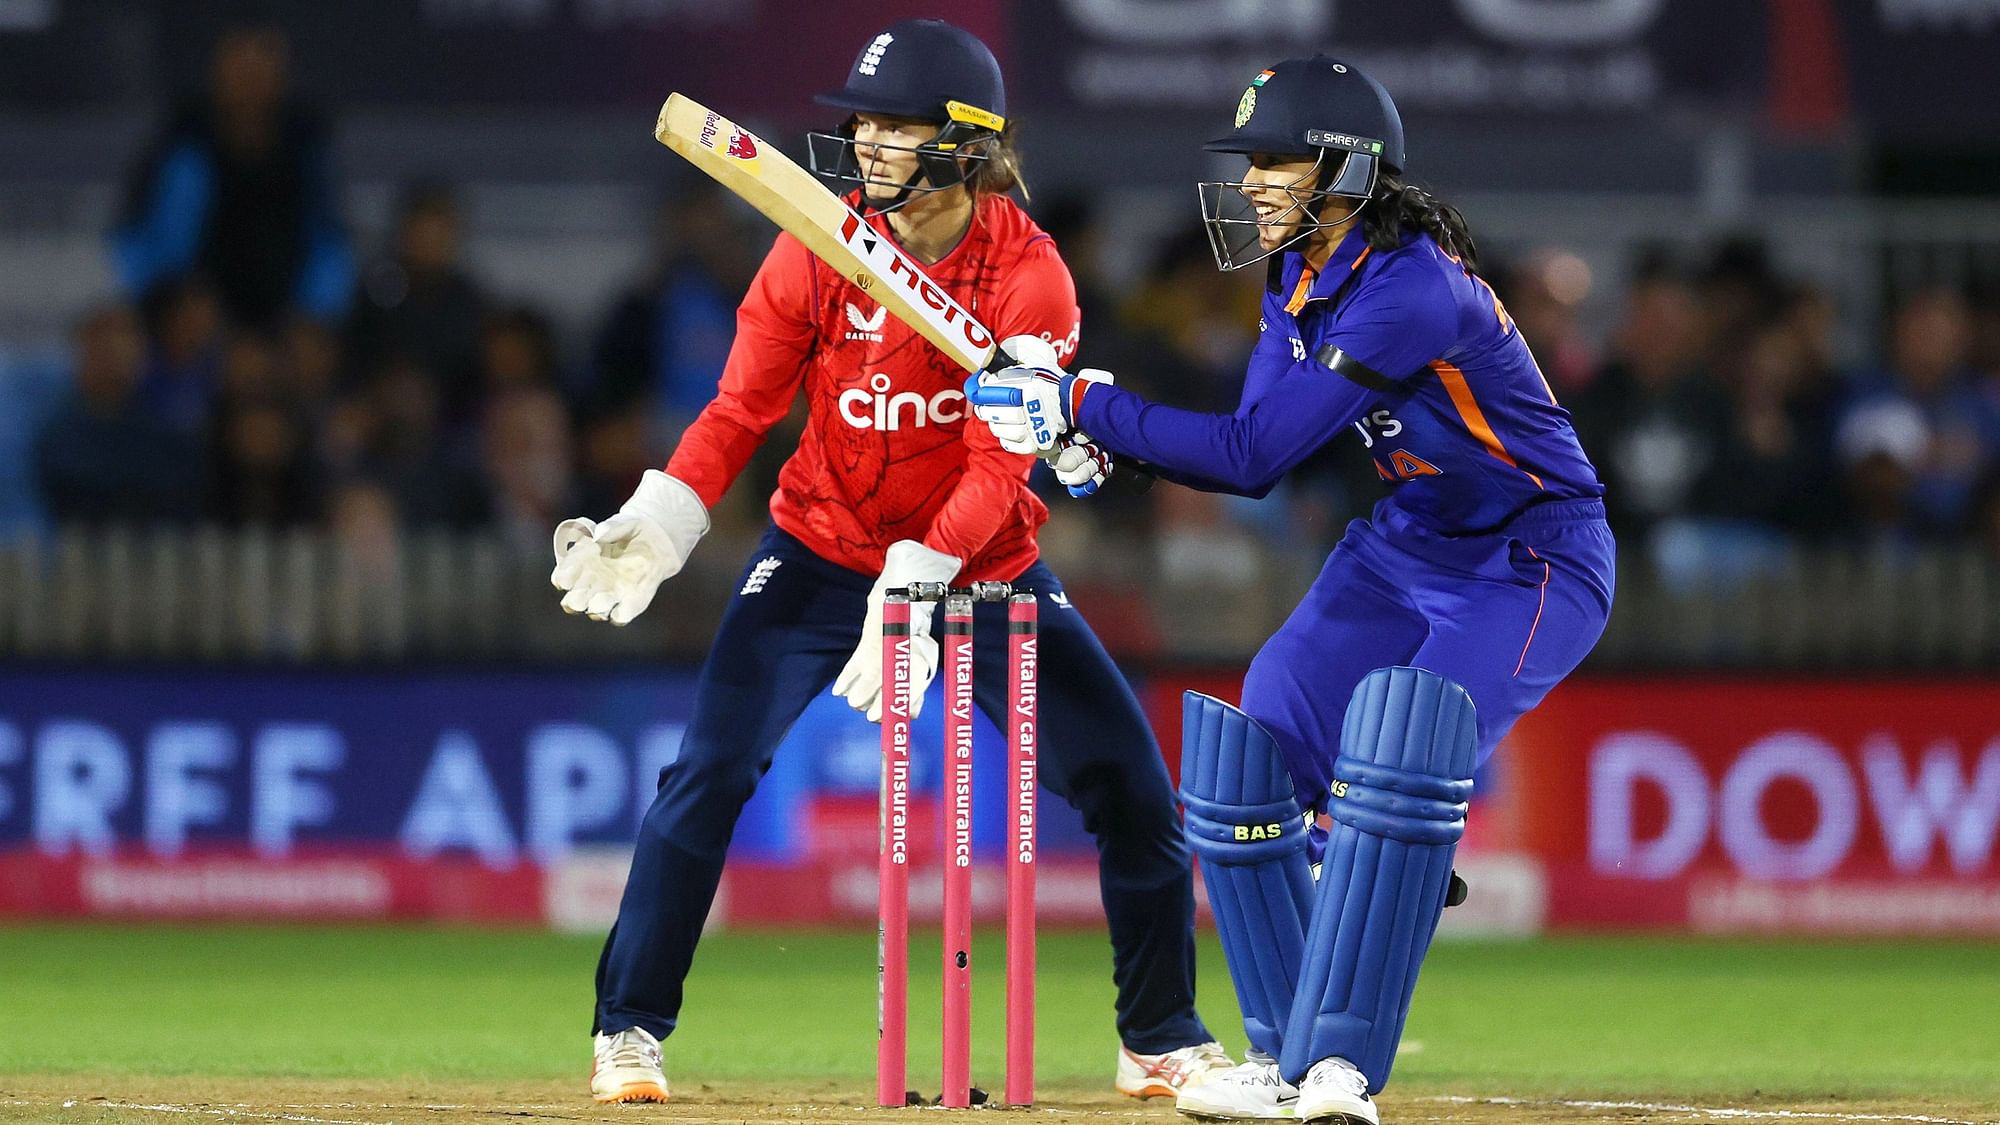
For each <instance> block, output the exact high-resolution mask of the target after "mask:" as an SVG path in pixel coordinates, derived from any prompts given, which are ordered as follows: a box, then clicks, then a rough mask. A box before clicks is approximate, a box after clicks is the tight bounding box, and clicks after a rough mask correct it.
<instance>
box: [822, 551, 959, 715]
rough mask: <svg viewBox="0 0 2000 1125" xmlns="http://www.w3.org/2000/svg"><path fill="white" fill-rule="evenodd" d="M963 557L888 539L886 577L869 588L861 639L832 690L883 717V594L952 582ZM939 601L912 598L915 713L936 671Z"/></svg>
mask: <svg viewBox="0 0 2000 1125" xmlns="http://www.w3.org/2000/svg"><path fill="white" fill-rule="evenodd" d="M962 565H964V564H963V562H962V561H961V560H959V559H957V558H954V557H953V556H951V555H947V554H945V553H944V552H943V551H933V550H931V549H930V548H929V547H926V546H924V545H923V544H922V543H919V542H917V541H916V540H914V539H898V540H897V541H896V542H894V543H891V544H889V551H888V555H887V557H886V558H885V559H884V560H883V563H882V576H881V577H880V578H877V579H876V580H875V588H874V589H872V590H870V591H868V614H867V616H866V617H864V618H862V621H861V641H860V643H859V644H856V645H855V646H854V655H853V656H850V657H848V658H847V667H845V668H842V669H841V670H840V675H838V676H835V677H834V678H833V694H835V695H837V696H840V697H841V698H842V699H845V700H847V705H848V706H849V707H852V708H854V709H855V710H856V711H860V712H862V713H864V714H866V715H867V716H868V721H869V722H871V723H879V722H881V721H882V597H883V595H884V594H886V593H888V592H889V591H890V590H895V589H900V588H901V587H904V586H908V585H911V584H912V583H916V582H950V581H951V580H952V579H953V578H955V577H957V575H958V568H959V567H960V566H962ZM936 608H937V606H936V603H934V602H911V603H910V718H912V719H914V718H916V717H917V712H918V711H921V710H922V709H923V705H924V692H925V691H926V690H927V689H929V687H930V686H931V677H932V676H934V675H936V674H937V665H938V646H937V642H936V641H934V640H932V639H931V612H932V611H933V610H934V609H936Z"/></svg>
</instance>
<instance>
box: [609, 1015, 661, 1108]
mask: <svg viewBox="0 0 2000 1125" xmlns="http://www.w3.org/2000/svg"><path fill="white" fill-rule="evenodd" d="M592 1046H593V1048H594V1049H593V1051H592V1057H591V1064H590V1096H591V1097H593V1098H596V1099H597V1100H598V1101H599V1102H601V1103H604V1104H610V1103H612V1102H663V1101H666V1100H667V1073H666V1071H665V1070H664V1069H663V1068H662V1066H661V1063H660V1041H659V1040H658V1039H655V1038H653V1036H652V1034H651V1033H649V1032H647V1031H646V1030H645V1029H644V1028H639V1027H630V1028H626V1029H625V1030H624V1031H620V1032H617V1033H616V1034H612V1035H605V1034H602V1033H599V1034H598V1036H597V1037H596V1039H595V1040H593V1042H592Z"/></svg>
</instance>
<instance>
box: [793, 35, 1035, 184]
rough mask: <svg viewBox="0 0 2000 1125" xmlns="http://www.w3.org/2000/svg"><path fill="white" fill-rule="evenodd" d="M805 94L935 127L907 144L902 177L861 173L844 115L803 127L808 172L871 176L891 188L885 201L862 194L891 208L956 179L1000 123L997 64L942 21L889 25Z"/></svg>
mask: <svg viewBox="0 0 2000 1125" xmlns="http://www.w3.org/2000/svg"><path fill="white" fill-rule="evenodd" d="M813 100H814V101H816V102H818V103H819V104H821V105H825V106H832V107H834V108H835V109H844V110H848V111H849V112H850V113H879V114H882V115H884V116H888V117H907V118H911V119H913V120H917V121H933V122H937V123H938V124H940V125H942V126H943V128H942V129H941V130H939V132H938V135H937V136H936V137H933V138H932V139H930V140H929V141H926V142H925V143H923V144H921V145H918V146H916V147H915V148H914V149H913V150H911V151H914V152H915V153H916V154H917V171H916V172H915V173H914V174H913V175H912V176H911V178H910V179H909V180H907V181H888V180H881V179H872V178H870V177H868V176H865V175H863V174H862V171H861V168H860V165H859V162H858V160H857V159H856V156H855V152H854V122H853V118H851V117H850V118H849V119H848V120H847V122H845V123H844V124H842V125H841V126H840V127H839V128H838V129H836V130H834V131H833V132H830V133H827V132H814V133H808V134H807V137H806V140H807V156H808V157H809V162H810V164H811V165H812V170H813V171H814V172H816V173H818V174H819V175H822V176H828V177H831V178H833V179H836V180H840V181H843V182H846V183H853V184H860V185H862V186H864V187H866V186H867V185H868V184H870V183H874V184H880V185H885V186H892V187H895V188H896V189H898V191H897V194H896V197H895V198H894V200H892V201H891V202H889V203H887V204H883V203H878V202H876V201H873V200H868V199H867V197H866V195H865V194H864V197H863V198H864V200H866V201H867V202H868V204H869V205H870V206H872V207H874V208H875V209H876V210H878V211H889V210H894V209H895V208H897V207H900V206H902V205H903V204H905V203H907V202H909V200H910V197H911V196H912V195H914V194H916V193H921V192H932V191H941V190H943V189H945V188H950V187H956V186H958V185H959V184H961V183H964V182H965V179H966V176H967V171H966V165H965V164H964V163H962V162H963V161H968V160H970V161H980V160H984V159H986V156H985V154H984V153H983V152H981V151H979V142H981V141H989V140H993V139H995V138H997V137H999V136H1000V134H1001V133H1002V132H1004V131H1005V130H1006V128H1007V91H1006V87H1005V84H1004V83H1003V82H1002V81H1001V78H1000V63H999V62H998V61H997V60H996V59H994V57H993V52H992V51H990V50H988V49H987V47H986V44H984V43H982V42H980V41H979V37H978V36H976V35H974V34H972V33H971V32H969V31H966V30H965V29H964V28H961V27H957V26H954V25H952V24H949V23H946V22H945V21H943V20H935V19H924V20H902V21H900V22H898V23H894V24H891V25H890V26H889V27H888V28H886V29H885V30H883V31H882V33H881V34H879V35H876V36H875V37H874V38H872V39H870V40H869V41H868V42H867V44H866V45H864V46H863V47H862V48H861V53H860V54H858V55H856V56H855V57H854V65H853V66H851V67H849V68H848V72H847V83H846V84H845V85H844V86H842V87H841V88H840V89H838V90H835V91H833V92H831V93H827V94H820V95H819V96H817V97H815V98H814V99H813ZM875 147H880V148H895V147H898V146H891V145H879V146H875ZM968 148H970V149H972V151H967V150H968Z"/></svg>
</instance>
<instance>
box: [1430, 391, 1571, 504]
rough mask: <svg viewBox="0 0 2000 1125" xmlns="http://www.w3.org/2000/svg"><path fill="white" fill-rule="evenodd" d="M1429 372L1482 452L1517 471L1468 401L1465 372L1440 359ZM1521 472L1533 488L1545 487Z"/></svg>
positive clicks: (1481, 414)
mask: <svg viewBox="0 0 2000 1125" xmlns="http://www.w3.org/2000/svg"><path fill="white" fill-rule="evenodd" d="M1431 370H1432V371H1435V372H1437V373H1438V378H1439V379H1440V380H1442V381H1443V382H1444V389H1445V392H1446V393H1447V394H1449V395H1451V404H1452V405H1453V406H1455V407H1457V408H1458V418H1459V421H1461V422H1464V423H1465V428H1466V429H1467V430H1469V431H1470V432H1471V433H1472V436H1473V437H1476V438H1478V439H1479V444H1481V445H1483V446H1485V447H1486V452H1488V453H1491V454H1492V455H1493V456H1494V458H1495V459H1496V460H1499V461H1504V462H1506V463H1507V464H1508V465H1509V466H1511V467H1513V468H1516V469H1521V466H1520V465H1519V464H1518V463H1516V462H1515V460H1514V457H1513V454H1510V453H1508V452H1507V447H1506V446H1504V445H1502V444H1500V435H1499V434H1496V433H1494V432H1493V427H1492V426H1491V425H1489V424H1487V421H1486V412H1485V411H1483V410H1481V409H1479V400H1478V399H1476V398H1473V397H1472V388H1471V387H1470V386H1469V385H1467V383H1466V381H1465V372H1463V371H1460V370H1459V369H1458V368H1456V367H1453V366H1452V365H1451V364H1449V363H1446V362H1445V361H1444V360H1441V359H1440V360H1435V361H1433V362H1432V363H1431ZM1521 471H1522V472H1523V473H1527V475H1528V479H1529V480H1531V481H1534V482H1535V487H1536V488H1547V487H1548V486H1547V485H1545V484H1543V483H1542V478H1540V477H1538V476H1536V475H1535V474H1533V473H1529V472H1528V470H1526V469H1521Z"/></svg>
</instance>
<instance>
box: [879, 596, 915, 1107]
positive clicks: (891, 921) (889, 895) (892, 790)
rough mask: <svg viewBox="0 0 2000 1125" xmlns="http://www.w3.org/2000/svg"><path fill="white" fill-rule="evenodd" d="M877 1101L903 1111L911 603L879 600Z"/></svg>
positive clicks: (907, 999) (907, 991)
mask: <svg viewBox="0 0 2000 1125" xmlns="http://www.w3.org/2000/svg"><path fill="white" fill-rule="evenodd" d="M881 822H882V823H881V827H882V835H881V856H880V862H879V867H878V871H877V879H878V881H879V883H880V890H879V895H880V897H879V898H878V899H877V922H876V950H875V956H876V961H875V968H876V984H875V988H876V1005H877V1009H876V1016H877V1018H876V1025H875V1026H876V1042H875V1100H876V1102H877V1103H878V1104H881V1105H885V1106H900V1105H902V1104H903V1092H904V1091H905V1090H906V1089H908V1087H907V1086H906V1085H905V1084H904V1078H905V1077H906V1074H905V1071H906V1069H907V1067H908V1065H909V1047H910V599H909V598H908V597H907V596H905V595H903V594H900V593H892V594H890V595H888V596H887V597H885V598H883V599H882V810H881Z"/></svg>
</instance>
